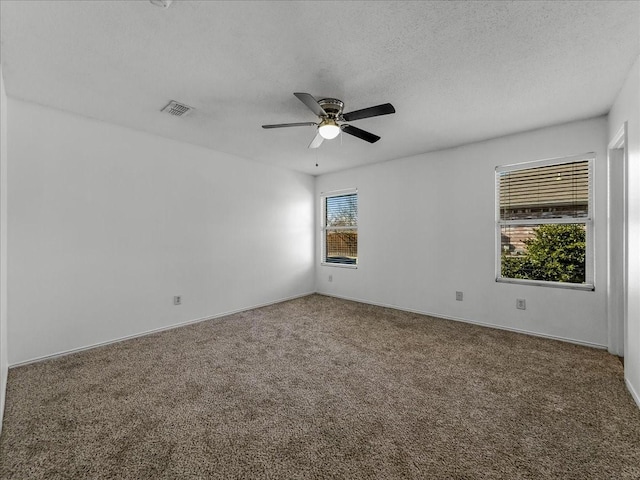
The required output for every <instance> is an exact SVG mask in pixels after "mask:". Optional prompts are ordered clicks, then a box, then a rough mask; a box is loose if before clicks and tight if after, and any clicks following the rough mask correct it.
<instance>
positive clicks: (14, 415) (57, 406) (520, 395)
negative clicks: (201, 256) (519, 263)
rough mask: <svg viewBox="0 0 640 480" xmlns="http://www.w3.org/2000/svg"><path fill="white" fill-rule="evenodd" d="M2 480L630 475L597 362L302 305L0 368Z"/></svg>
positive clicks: (622, 394) (621, 395) (583, 352)
mask: <svg viewBox="0 0 640 480" xmlns="http://www.w3.org/2000/svg"><path fill="white" fill-rule="evenodd" d="M0 465H1V466H0V477H2V478H3V479H21V480H23V479H67V478H68V479H76V478H88V479H196V478H199V479H200V478H220V479H234V478H268V479H296V478H305V479H316V478H345V479H350V478H353V479H356V478H381V479H395V478H416V479H417V478H420V479H423V478H451V479H489V478H504V479H522V478H535V479H540V478H564V479H581V480H582V479H591V478H594V479H625V478H626V479H638V478H640V410H639V409H638V408H637V407H636V405H635V404H634V402H633V400H632V398H631V397H630V395H629V393H628V392H627V391H626V389H625V387H624V383H623V374H622V365H621V364H620V362H619V361H618V360H617V358H616V357H614V356H611V355H609V354H607V353H606V352H604V351H600V350H595V349H590V348H586V347H580V346H576V345H571V344H568V343H562V342H556V341H552V340H546V339H541V338H535V337H530V336H525V335H519V334H515V333H510V332H505V331H500V330H493V329H489V328H483V327H479V326H473V325H468V324H464V323H458V322H452V321H445V320H439V319H434V318H431V317H426V316H421V315H416V314H411V313H405V312H399V311H395V310H391V309H384V308H379V307H373V306H367V305H362V304H358V303H355V302H348V301H343V300H339V299H334V298H329V297H323V296H320V295H311V296H309V297H304V298H301V299H297V300H293V301H289V302H284V303H280V304H277V305H273V306H269V307H265V308H260V309H257V310H253V311H249V312H244V313H239V314H236V315H231V316H229V317H225V318H222V319H217V320H212V321H207V322H203V323H199V324H196V325H191V326H188V327H183V328H179V329H175V330H171V331H167V332H163V333H158V334H154V335H150V336H146V337H142V338H138V339H134V340H129V341H125V342H121V343H117V344H113V345H109V346H106V347H101V348H97V349H93V350H90V351H86V352H81V353H77V354H73V355H69V356H66V357H62V358H58V359H54V360H50V361H46V362H41V363H37V364H32V365H28V366H24V367H20V368H15V369H12V370H11V371H10V375H9V384H8V390H7V404H6V414H5V423H4V429H3V432H2V437H1V438H0Z"/></svg>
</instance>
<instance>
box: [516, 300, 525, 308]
mask: <svg viewBox="0 0 640 480" xmlns="http://www.w3.org/2000/svg"><path fill="white" fill-rule="evenodd" d="M516 308H517V309H518V310H526V309H527V301H526V300H525V299H524V298H516Z"/></svg>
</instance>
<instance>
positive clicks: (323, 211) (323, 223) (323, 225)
mask: <svg viewBox="0 0 640 480" xmlns="http://www.w3.org/2000/svg"><path fill="white" fill-rule="evenodd" d="M346 195H356V202H357V203H356V205H358V211H359V197H358V189H357V188H347V189H343V190H333V191H330V192H321V193H320V231H321V235H320V237H321V238H320V265H322V266H326V267H338V268H351V269H357V268H358V264H359V262H360V256H359V255H358V257H357V258H356V263H355V264H350V263H336V262H327V261H326V245H327V232H328V231H330V230H334V231H335V230H355V231H356V232H358V223H359V219H358V216H356V226H355V227H353V226H350V227H327V199H328V198H332V197H342V196H346ZM358 215H359V213H358ZM359 240H360V239H359V238H358V243H359Z"/></svg>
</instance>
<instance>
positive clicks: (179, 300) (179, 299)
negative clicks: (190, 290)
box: [173, 295, 182, 305]
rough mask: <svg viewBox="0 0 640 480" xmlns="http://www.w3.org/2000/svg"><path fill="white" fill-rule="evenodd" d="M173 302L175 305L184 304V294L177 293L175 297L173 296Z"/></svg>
mask: <svg viewBox="0 0 640 480" xmlns="http://www.w3.org/2000/svg"><path fill="white" fill-rule="evenodd" d="M173 304H174V305H182V296H181V295H176V296H175V297H173Z"/></svg>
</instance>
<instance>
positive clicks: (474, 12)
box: [0, 0, 640, 174]
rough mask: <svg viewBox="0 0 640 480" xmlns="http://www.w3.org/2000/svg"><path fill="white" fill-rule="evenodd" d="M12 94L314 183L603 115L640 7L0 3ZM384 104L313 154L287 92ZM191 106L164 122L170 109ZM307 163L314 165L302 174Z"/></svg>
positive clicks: (630, 49) (352, 104)
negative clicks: (385, 109) (271, 126)
mask: <svg viewBox="0 0 640 480" xmlns="http://www.w3.org/2000/svg"><path fill="white" fill-rule="evenodd" d="M0 19H1V22H2V23H1V37H0V38H1V42H2V43H1V54H2V57H1V61H2V64H3V73H4V76H5V85H6V90H7V94H8V95H9V96H10V97H15V98H20V99H25V100H29V101H32V102H36V103H39V104H43V105H49V106H53V107H58V108H61V109H64V110H68V111H72V112H76V113H79V114H82V115H86V116H88V117H92V118H97V119H100V120H105V121H108V122H113V123H117V124H121V125H125V126H128V127H132V128H136V129H139V130H144V131H147V132H152V133H155V134H158V135H162V136H165V137H169V138H174V139H178V140H182V141H186V142H190V143H194V144H198V145H202V146H205V147H209V148H212V149H215V150H218V151H223V152H228V153H232V154H235V155H239V156H242V157H246V158H251V159H255V160H258V161H262V162H267V163H271V164H275V165H280V166H283V167H287V168H292V169H296V170H299V171H302V172H306V173H311V174H319V173H326V172H330V171H336V170H340V169H344V168H350V167H353V166H356V165H362V164H367V163H374V162H380V161H384V160H390V159H394V158H400V157H404V156H409V155H413V154H417V153H421V152H426V151H432V150H437V149H441V148H446V147H450V146H456V145H461V144H465V143H469V142H473V141H478V140H483V139H488V138H493V137H497V136H501V135H505V134H509V133H513V132H518V131H524V130H529V129H533V128H537V127H542V126H547V125H552V124H557V123H562V122H567V121H571V120H576V119H582V118H587V117H591V116H595V115H599V114H604V113H607V112H608V111H609V109H610V107H611V105H612V102H613V100H614V97H615V95H616V93H617V92H618V90H619V88H620V87H621V85H622V82H623V80H624V78H625V76H626V74H627V72H628V70H629V68H630V67H631V65H632V63H633V61H634V59H635V58H636V57H637V56H638V55H639V54H640V36H639V30H640V2H638V1H626V2H614V1H604V2H595V1H592V2H584V1H578V2H563V1H554V2H543V1H533V2H525V1H517V2H509V1H497V2H399V1H393V2H379V1H376V2H356V1H349V2H331V1H325V2H273V1H258V2H220V1H216V2H213V1H211V2H208V1H186V0H175V1H174V2H173V4H172V5H171V7H170V8H168V9H162V8H159V7H156V6H153V5H152V4H151V3H150V2H148V1H146V0H139V1H113V0H108V1H93V0H92V1H51V0H47V1H42V2H40V1H5V0H2V1H1V2H0ZM293 92H308V93H311V94H312V95H314V96H315V97H316V98H322V97H337V98H340V99H342V100H343V101H344V102H345V104H346V106H345V111H351V110H356V109H360V108H365V107H369V106H372V105H377V104H380V103H385V102H390V103H392V104H393V105H394V106H395V108H396V111H397V113H396V114H394V115H389V116H384V117H376V118H371V119H365V120H360V121H357V122H353V125H355V126H357V127H359V128H362V129H365V130H368V131H371V132H373V133H375V134H378V135H380V136H381V137H382V140H380V141H379V142H378V143H376V144H368V143H366V142H363V141H362V140H359V139H357V138H355V137H352V136H349V135H342V136H341V137H338V139H336V140H332V141H325V142H324V144H323V145H322V146H321V147H320V148H319V149H317V150H308V149H307V145H308V144H309V142H310V141H311V139H312V138H313V137H314V133H315V132H314V130H313V127H300V128H287V129H279V130H264V129H262V128H261V125H262V124H265V123H286V122H305V121H315V117H314V115H313V114H312V113H311V112H310V111H309V110H308V109H307V108H306V107H305V106H304V105H303V104H302V103H301V102H300V101H299V100H297V99H296V98H295V97H294V96H293ZM172 99H174V100H178V101H180V102H184V103H186V104H188V105H191V106H193V107H195V108H196V109H197V110H196V111H195V112H194V113H192V114H191V115H190V116H188V117H185V118H177V117H170V116H167V115H164V114H161V113H160V109H161V108H162V107H164V106H165V105H166V104H167V103H168V101H169V100H172ZM316 161H317V162H318V163H319V167H316V166H315V163H316Z"/></svg>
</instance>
